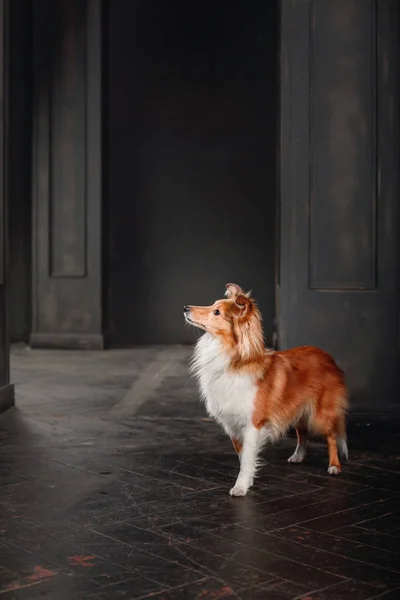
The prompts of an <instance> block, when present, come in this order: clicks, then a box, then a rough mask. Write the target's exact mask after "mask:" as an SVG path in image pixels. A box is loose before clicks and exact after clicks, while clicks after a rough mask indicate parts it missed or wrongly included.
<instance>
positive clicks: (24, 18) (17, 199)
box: [8, 0, 32, 342]
mask: <svg viewBox="0 0 400 600" xmlns="http://www.w3.org/2000/svg"><path fill="white" fill-rule="evenodd" d="M31 30H32V10H31V2H30V1H29V0H13V1H12V2H10V3H9V36H10V40H12V43H11V44H10V46H9V53H10V54H9V61H10V77H9V91H8V93H9V103H8V118H9V121H8V133H9V135H8V161H9V169H8V197H9V206H8V236H9V264H10V269H9V272H10V278H9V300H10V302H9V318H10V339H11V341H12V342H15V341H17V342H19V341H28V339H29V333H30V327H31V302H32V295H31V160H32V150H31V122H32V116H31V115H32V94H31V89H32V77H31V69H32V43H31V41H32V34H31V33H32V32H31Z"/></svg>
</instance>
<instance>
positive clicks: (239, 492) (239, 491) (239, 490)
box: [229, 483, 249, 496]
mask: <svg viewBox="0 0 400 600" xmlns="http://www.w3.org/2000/svg"><path fill="white" fill-rule="evenodd" d="M248 490H249V486H247V485H243V484H242V483H237V484H236V485H235V486H234V487H233V488H232V489H231V490H230V492H229V493H230V495H231V496H245V495H246V494H247V492H248Z"/></svg>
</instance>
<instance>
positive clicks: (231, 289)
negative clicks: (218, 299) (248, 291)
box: [225, 283, 244, 300]
mask: <svg viewBox="0 0 400 600" xmlns="http://www.w3.org/2000/svg"><path fill="white" fill-rule="evenodd" d="M240 294H244V291H243V290H242V288H241V287H240V286H239V285H237V284H236V283H227V284H226V286H225V296H226V297H227V298H232V300H234V299H235V298H237V296H239V295H240Z"/></svg>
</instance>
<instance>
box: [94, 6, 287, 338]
mask: <svg viewBox="0 0 400 600" xmlns="http://www.w3.org/2000/svg"><path fill="white" fill-rule="evenodd" d="M109 11H110V12H109V19H108V82H107V103H108V115H107V117H106V127H107V141H106V144H107V148H108V165H107V173H108V182H107V184H108V201H107V208H106V212H107V222H108V236H109V248H108V262H107V304H108V308H107V313H108V329H109V333H110V339H111V343H112V344H113V345H135V344H171V343H190V342H193V340H194V334H193V332H192V331H190V330H189V329H187V328H185V327H184V323H183V319H182V307H183V306H184V304H187V303H190V304H202V303H207V304H209V303H211V302H213V301H214V300H215V299H216V298H219V297H221V296H222V293H223V291H224V284H225V283H226V282H227V281H235V282H238V283H240V284H241V285H242V286H244V287H246V288H252V289H253V293H254V296H255V298H256V299H257V300H258V302H259V305H260V308H261V310H262V313H263V316H264V324H265V333H266V339H267V342H268V343H271V337H272V333H273V321H274V317H275V300H274V297H275V271H276V268H275V267H276V260H275V254H276V253H275V245H276V233H275V229H276V204H277V202H276V195H277V176H276V174H277V123H278V31H279V29H278V10H277V3H275V2H271V3H268V2H265V1H263V0H251V1H250V2H248V3H246V4H243V3H242V2H239V1H234V2H232V0H221V1H220V2H217V3H216V2H213V1H211V0H207V1H205V2H203V3H201V4H200V5H197V6H196V10H193V7H191V6H190V5H189V4H187V3H186V2H183V1H182V0H174V1H173V2H168V3H166V2H163V0H153V1H151V2H140V1H135V2H132V1H131V0H114V1H113V2H111V3H110V6H109Z"/></svg>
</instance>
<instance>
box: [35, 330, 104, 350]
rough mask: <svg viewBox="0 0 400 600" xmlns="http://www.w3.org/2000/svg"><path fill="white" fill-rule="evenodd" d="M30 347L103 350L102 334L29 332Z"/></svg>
mask: <svg viewBox="0 0 400 600" xmlns="http://www.w3.org/2000/svg"><path fill="white" fill-rule="evenodd" d="M29 344H30V346H31V348H43V349H52V350H56V349H59V350H104V348H105V339H104V335H102V334H97V333H89V334H86V333H82V334H79V333H31V335H30V338H29Z"/></svg>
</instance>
